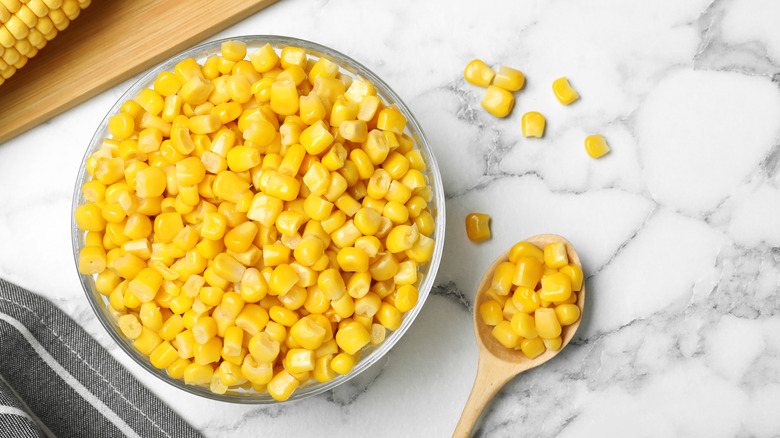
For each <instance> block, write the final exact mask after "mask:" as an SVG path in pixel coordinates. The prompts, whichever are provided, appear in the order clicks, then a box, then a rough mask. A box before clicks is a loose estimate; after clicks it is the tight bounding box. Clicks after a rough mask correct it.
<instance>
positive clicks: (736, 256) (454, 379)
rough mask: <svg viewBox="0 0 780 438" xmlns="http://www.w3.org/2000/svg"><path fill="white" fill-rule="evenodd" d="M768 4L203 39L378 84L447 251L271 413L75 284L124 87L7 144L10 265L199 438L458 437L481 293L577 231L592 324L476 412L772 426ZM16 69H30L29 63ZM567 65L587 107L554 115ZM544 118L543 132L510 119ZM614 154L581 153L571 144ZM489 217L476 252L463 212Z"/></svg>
mask: <svg viewBox="0 0 780 438" xmlns="http://www.w3.org/2000/svg"><path fill="white" fill-rule="evenodd" d="M777 17H780V3H778V2H777V1H774V0H692V1H686V2H680V1H676V0H659V1H654V2H647V1H638V0H630V1H621V0H597V1H591V2H576V1H573V0H552V1H541V0H532V1H526V2H512V1H509V0H496V1H493V2H489V3H484V2H483V3H474V2H472V3H463V2H461V3H458V2H455V3H453V2H446V1H444V0H436V1H430V2H412V1H406V0H404V1H397V2H358V1H354V0H333V1H314V2H306V1H303V0H281V1H280V2H279V3H277V4H275V5H273V6H271V7H269V8H267V9H265V10H263V11H261V12H260V13H258V14H255V15H253V16H250V17H246V19H244V20H243V21H241V22H239V23H237V24H236V25H234V26H233V27H231V28H229V29H228V30H226V31H224V32H221V33H220V34H218V35H215V36H214V37H213V38H223V37H228V36H232V35H245V34H280V35H290V36H295V37H298V38H302V39H309V40H312V41H316V42H318V43H321V44H324V45H327V46H330V47H333V48H335V49H336V50H339V51H341V52H343V53H346V54H348V55H349V56H351V57H353V58H355V59H356V60H358V61H359V62H361V63H363V64H365V65H366V66H368V67H369V68H370V69H372V70H373V71H375V72H376V73H377V74H378V75H379V76H381V77H382V78H383V79H384V80H385V81H386V82H387V83H388V84H390V86H391V87H393V89H394V90H395V91H396V92H397V93H398V94H399V95H400V96H402V98H403V99H404V101H405V102H406V103H407V104H408V105H409V106H410V107H411V109H412V111H413V112H414V114H415V116H416V118H417V119H418V121H419V122H420V123H421V125H422V126H423V128H424V130H425V132H426V134H427V136H428V140H429V142H430V143H431V146H432V147H433V149H434V152H435V154H436V157H437V160H438V163H439V166H440V168H441V172H442V179H443V181H444V190H445V194H446V202H447V237H446V243H445V253H444V257H443V259H442V263H441V268H440V270H439V272H438V276H437V281H436V285H435V287H434V288H433V290H432V291H431V294H430V296H429V298H428V301H427V302H426V304H425V306H424V307H423V309H422V311H421V313H420V315H419V316H418V319H417V321H416V322H415V324H414V325H413V326H412V327H411V328H410V330H409V331H408V332H407V334H406V335H405V336H404V338H403V339H401V340H400V342H399V343H398V344H397V345H396V346H395V347H394V348H393V350H392V351H391V352H390V353H389V354H388V355H387V356H386V357H385V358H383V359H382V360H381V361H379V363H377V364H376V365H375V366H373V367H372V368H370V369H368V370H366V371H365V372H364V373H363V374H361V375H360V376H358V377H356V378H355V379H353V380H352V381H350V382H349V383H347V384H345V385H343V386H341V387H339V388H337V389H335V390H333V391H331V392H329V393H326V394H322V395H320V396H316V397H313V398H310V399H307V400H302V401H299V402H295V403H290V404H284V405H281V406H265V407H258V406H239V405H229V404H222V403H217V402H212V401H208V400H200V399H198V398H196V397H194V396H192V395H189V394H183V393H181V392H180V391H178V390H176V389H174V388H172V387H168V386H167V385H160V384H159V382H158V381H156V379H154V378H153V377H151V376H148V375H146V374H144V371H143V370H142V369H140V367H137V366H135V365H133V364H132V363H131V362H130V361H129V358H127V357H126V356H125V355H124V353H123V352H122V351H121V350H120V349H119V348H118V347H117V346H116V345H115V344H114V343H113V341H112V340H111V338H110V337H109V336H108V335H107V333H106V332H105V330H104V329H103V328H102V326H101V325H100V324H99V323H98V322H97V321H96V320H95V319H94V317H93V315H92V311H91V309H90V308H89V306H88V304H87V302H86V300H85V298H84V296H83V292H82V291H81V288H80V284H79V282H78V281H77V278H76V275H75V269H74V266H73V261H72V260H73V256H72V252H71V247H70V235H69V227H70V207H71V205H70V202H71V194H72V189H73V183H74V181H75V177H76V170H77V167H78V165H79V163H80V160H81V158H82V154H83V151H84V148H85V147H86V144H87V142H88V141H89V138H90V137H91V135H92V133H93V132H94V129H95V128H96V127H97V124H98V123H99V121H100V120H101V119H102V117H103V116H104V114H105V112H106V111H107V110H108V108H109V107H110V106H111V105H112V104H113V102H114V101H115V100H116V99H117V98H118V97H119V96H120V95H121V94H122V92H123V91H124V90H125V89H126V88H127V86H128V85H129V84H130V83H131V82H132V81H127V82H125V83H124V84H120V85H118V86H116V87H114V88H112V89H110V90H108V91H106V92H104V93H102V94H100V95H98V96H96V97H94V98H93V99H91V100H89V101H87V102H85V103H84V104H82V105H79V106H78V107H76V108H74V109H72V110H71V111H68V112H67V113H65V114H62V115H60V116H58V117H56V118H54V119H52V120H50V121H48V122H46V123H44V124H42V125H41V126H39V127H37V128H35V129H33V130H31V131H29V132H27V133H25V134H23V135H21V136H19V137H17V138H15V139H13V140H11V141H8V142H6V143H5V144H2V145H0V187H1V188H0V205H2V207H0V242H3V244H2V250H0V277H2V278H4V279H7V280H9V281H12V282H15V283H18V284H20V285H21V286H24V287H27V288H29V289H31V290H33V291H35V292H38V293H40V294H42V295H44V296H47V297H48V298H50V299H51V300H53V301H54V302H55V303H56V304H57V305H58V306H60V307H61V308H63V309H64V310H65V311H66V312H67V313H68V314H69V315H71V316H72V317H73V318H75V319H76V320H77V321H78V322H79V323H80V324H82V325H83V326H84V327H85V328H86V329H87V330H88V331H89V332H90V333H91V334H92V335H94V336H95V337H96V339H97V340H98V341H99V342H100V343H101V344H102V345H104V346H105V347H106V348H108V349H109V350H110V351H111V353H112V354H114V355H115V356H116V357H117V358H118V359H119V360H121V361H123V362H124V363H127V364H128V368H129V369H130V371H131V372H133V373H134V374H135V375H136V376H138V378H139V379H141V381H143V382H144V383H145V384H146V385H147V386H149V387H150V388H152V390H153V391H154V392H155V393H156V394H158V395H159V396H160V397H161V398H162V399H163V400H165V401H166V402H167V403H169V404H170V405H171V406H172V407H173V408H174V409H175V410H176V411H177V412H179V413H180V414H181V415H182V416H183V417H184V418H185V419H186V420H187V421H189V422H190V423H192V424H193V425H194V426H195V427H196V428H198V429H200V430H201V431H202V432H203V433H204V434H205V435H206V436H210V437H233V436H256V435H260V434H262V435H264V436H275V437H286V436H289V437H299V436H310V435H315V434H317V436H366V435H370V436H375V437H397V436H420V437H423V436H425V437H434V436H435V437H439V436H449V435H450V434H451V433H452V431H453V429H454V427H455V425H456V423H457V420H458V417H459V415H460V412H461V410H462V408H463V405H464V403H465V401H466V398H467V396H468V394H469V391H470V389H471V383H472V381H473V378H474V375H475V372H476V365H477V356H476V343H475V340H474V335H473V330H472V316H471V312H472V310H473V309H472V308H473V299H474V293H475V290H476V287H477V284H478V283H479V281H480V279H481V277H482V274H483V272H484V270H485V269H486V268H487V267H488V266H489V265H490V263H491V262H492V260H493V259H494V258H495V257H496V256H498V255H499V254H501V253H502V252H504V251H505V250H506V249H508V248H509V246H510V245H511V244H513V243H514V242H516V241H518V240H521V239H523V238H525V237H528V236H531V235H534V234H539V233H547V232H552V233H557V234H561V235H564V236H566V237H567V238H568V239H569V240H571V241H572V242H573V243H574V244H575V245H576V247H577V249H578V251H579V253H580V256H581V257H582V259H583V263H584V269H585V274H586V286H587V290H588V298H587V303H586V313H585V316H584V318H583V322H582V325H581V326H580V329H579V331H578V333H577V336H576V337H575V338H574V340H573V341H572V343H571V344H570V345H569V347H567V348H566V350H565V351H563V352H562V353H561V354H560V355H559V356H558V357H557V358H556V359H555V360H553V361H551V362H549V363H547V364H545V365H544V366H542V367H539V368H536V369H533V370H530V371H528V372H526V373H523V374H521V375H520V376H518V377H517V378H515V379H514V380H512V381H511V382H510V383H509V384H508V385H507V386H506V387H505V388H504V389H503V390H501V391H500V392H499V394H498V395H497V396H496V398H495V399H494V401H493V402H492V403H491V404H490V405H489V406H488V409H487V410H486V411H485V413H484V414H483V417H482V419H481V421H480V423H479V424H478V427H477V430H476V433H475V435H476V436H486V437H488V436H489V437H515V436H519V435H528V436H542V437H552V436H559V437H582V436H607V437H611V436H615V437H618V436H619V437H622V436H641V437H644V436H647V437H656V436H664V437H666V436H710V437H721V436H723V437H726V436H777V435H780V416H778V415H777V414H776V412H775V411H776V405H777V400H780V298H778V288H779V286H780V226H778V224H780V171H779V170H780V89H779V86H780V27H778V26H777ZM473 58H481V59H483V60H485V61H486V62H487V63H488V64H490V65H493V66H497V65H500V64H504V65H508V66H512V67H516V68H519V69H521V70H522V71H523V72H524V73H525V74H526V78H527V82H526V85H525V87H524V88H523V89H522V90H521V91H520V92H517V93H515V95H516V99H517V102H516V106H515V109H514V111H513V113H512V114H511V115H510V116H509V117H507V118H506V119H496V118H495V117H493V116H491V115H489V114H488V113H487V112H485V111H484V110H483V109H482V108H481V106H480V101H481V99H482V95H483V93H484V90H483V89H482V88H480V87H476V86H473V85H471V84H469V83H467V82H466V81H465V80H464V79H463V76H462V72H463V68H464V67H465V65H466V64H467V63H468V62H469V61H470V60H471V59H473ZM18 74H24V71H23V70H22V71H21V72H20V73H18ZM564 75H565V76H568V77H569V78H570V80H571V82H572V84H573V85H574V87H575V88H576V89H577V90H578V91H579V92H580V94H581V96H582V98H581V99H580V100H579V101H578V102H576V103H574V104H573V105H571V106H568V107H565V106H562V105H560V104H559V103H558V102H557V101H556V100H555V99H554V97H553V95H552V93H551V90H550V84H551V82H552V81H553V80H554V79H556V78H558V77H560V76H564ZM532 110H535V111H539V112H541V113H543V114H544V115H545V116H546V117H547V121H548V123H547V130H546V133H545V136H544V138H542V139H527V138H524V137H522V135H521V131H520V117H521V116H522V114H523V113H524V112H526V111H532ZM592 133H601V134H603V135H605V137H606V138H607V140H608V142H609V144H610V146H611V147H612V152H611V153H610V154H609V155H607V156H605V157H604V158H602V159H599V160H593V159H590V158H589V157H588V156H587V155H586V154H585V151H584V148H583V140H584V138H585V136H587V135H589V134H592ZM473 211H478V212H485V213H489V214H490V215H491V216H492V232H493V238H492V239H491V240H488V241H486V242H482V243H479V244H474V243H472V242H469V241H468V239H467V238H466V236H465V230H464V225H463V219H464V217H465V216H466V214H468V213H470V212H473Z"/></svg>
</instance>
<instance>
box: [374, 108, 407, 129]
mask: <svg viewBox="0 0 780 438" xmlns="http://www.w3.org/2000/svg"><path fill="white" fill-rule="evenodd" d="M376 127H377V128H378V129H381V130H383V131H390V132H392V133H395V134H398V135H401V134H403V132H404V128H405V127H406V117H404V115H403V114H402V113H401V111H399V110H398V109H396V108H393V107H388V108H385V109H383V110H382V111H380V112H379V115H378V116H377V122H376Z"/></svg>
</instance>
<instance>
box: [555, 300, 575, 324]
mask: <svg viewBox="0 0 780 438" xmlns="http://www.w3.org/2000/svg"><path fill="white" fill-rule="evenodd" d="M555 316H556V317H557V318H558V322H560V324H561V325H562V326H567V325H572V324H574V323H575V322H577V320H578V319H580V308H579V307H577V305H576V304H561V305H559V306H555Z"/></svg>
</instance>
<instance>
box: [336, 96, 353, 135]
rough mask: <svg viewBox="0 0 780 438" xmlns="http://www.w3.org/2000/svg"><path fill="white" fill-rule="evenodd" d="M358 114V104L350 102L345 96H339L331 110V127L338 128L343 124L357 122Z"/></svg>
mask: <svg viewBox="0 0 780 438" xmlns="http://www.w3.org/2000/svg"><path fill="white" fill-rule="evenodd" d="M357 114H358V105H357V103H355V102H350V101H349V100H347V99H346V98H345V97H344V96H343V95H342V96H338V97H337V98H336V101H335V102H333V107H332V108H331V110H330V120H329V121H330V126H333V127H336V128H338V127H339V125H341V123H342V122H345V121H350V120H355V118H356V117H357Z"/></svg>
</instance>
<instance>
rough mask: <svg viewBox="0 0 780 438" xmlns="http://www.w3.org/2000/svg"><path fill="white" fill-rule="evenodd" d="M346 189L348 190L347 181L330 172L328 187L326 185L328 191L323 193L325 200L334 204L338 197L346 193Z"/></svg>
mask: <svg viewBox="0 0 780 438" xmlns="http://www.w3.org/2000/svg"><path fill="white" fill-rule="evenodd" d="M339 170H341V169H339ZM347 188H349V182H348V181H347V179H346V178H345V177H344V176H343V175H341V174H340V173H338V172H331V174H330V185H328V190H327V191H326V192H325V195H324V196H325V199H327V200H328V201H330V202H335V201H336V200H337V199H338V198H339V196H341V195H342V194H343V193H344V192H346V191H347Z"/></svg>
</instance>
